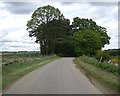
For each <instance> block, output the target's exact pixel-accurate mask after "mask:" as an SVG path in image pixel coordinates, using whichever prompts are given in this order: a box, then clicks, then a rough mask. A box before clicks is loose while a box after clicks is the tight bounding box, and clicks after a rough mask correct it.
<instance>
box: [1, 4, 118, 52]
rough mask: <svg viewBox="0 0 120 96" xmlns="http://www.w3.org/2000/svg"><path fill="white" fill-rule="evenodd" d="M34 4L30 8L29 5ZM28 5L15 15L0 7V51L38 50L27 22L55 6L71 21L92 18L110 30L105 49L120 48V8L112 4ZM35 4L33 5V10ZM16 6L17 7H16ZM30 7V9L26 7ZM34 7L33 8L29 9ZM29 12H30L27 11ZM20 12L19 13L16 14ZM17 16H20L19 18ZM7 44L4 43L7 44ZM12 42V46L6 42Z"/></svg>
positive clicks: (3, 6)
mask: <svg viewBox="0 0 120 96" xmlns="http://www.w3.org/2000/svg"><path fill="white" fill-rule="evenodd" d="M30 4H31V5H30ZM30 4H27V3H26V6H25V5H24V4H23V5H24V6H25V7H24V6H23V7H24V8H26V10H25V9H24V8H23V9H20V8H21V7H22V4H21V6H19V8H18V9H15V8H14V9H15V11H14V12H15V13H14V12H13V10H12V12H11V10H9V9H7V10H6V7H7V6H5V5H4V3H0V6H1V7H0V14H1V15H0V26H1V27H0V38H1V39H2V40H3V43H2V48H0V50H10V51H12V50H13V51H15V50H17V51H18V50H39V44H36V43H34V41H35V38H34V39H33V40H31V38H30V37H29V36H28V35H29V33H28V32H27V31H26V23H27V20H29V19H30V17H31V15H32V12H33V11H34V10H36V8H38V7H39V6H41V5H43V6H44V5H48V4H49V5H52V6H54V7H56V8H58V9H60V11H61V13H63V14H64V16H65V17H66V18H68V19H70V20H71V21H72V19H73V18H74V17H80V18H91V19H93V20H94V21H96V22H97V24H98V25H100V26H103V27H106V28H107V30H108V35H109V36H110V37H111V40H110V45H106V46H105V48H104V49H112V48H118V44H117V43H118V37H116V36H118V7H117V6H116V5H115V4H113V6H112V4H111V5H110V6H108V5H107V6H105V4H107V3H104V6H102V5H100V4H98V3H97V4H93V5H92V4H90V3H66V4H62V3H58V2H56V3H55V2H51V3H50V2H48V3H45V2H44V3H41V2H38V3H35V2H32V3H30ZM32 4H33V5H34V6H33V7H32ZM15 6H16V5H15V3H14V7H15ZM27 6H28V7H27ZM30 7H31V8H30ZM27 8H30V10H27ZM17 10H18V11H19V12H20V13H19V12H17ZM21 10H25V11H26V12H28V11H29V12H28V13H26V14H23V13H24V12H25V11H24V12H23V13H21ZM16 12H17V14H16ZM4 41H5V42H4ZM7 41H10V42H7Z"/></svg>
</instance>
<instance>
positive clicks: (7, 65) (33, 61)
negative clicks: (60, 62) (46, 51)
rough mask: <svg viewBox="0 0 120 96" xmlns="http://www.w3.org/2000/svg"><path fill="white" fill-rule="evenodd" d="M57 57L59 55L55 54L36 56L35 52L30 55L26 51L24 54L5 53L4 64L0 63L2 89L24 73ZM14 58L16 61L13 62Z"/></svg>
mask: <svg viewBox="0 0 120 96" xmlns="http://www.w3.org/2000/svg"><path fill="white" fill-rule="evenodd" d="M36 54H37V53H36ZM57 58H59V57H58V56H56V55H52V56H38V55H35V54H34V55H33V54H32V55H31V53H30V54H28V53H27V54H26V55H23V54H15V55H13V54H5V55H4V56H3V60H4V62H3V63H4V64H3V65H2V89H3V90H4V89H5V88H7V87H8V86H9V85H10V84H12V83H13V82H14V81H15V80H17V79H19V78H21V77H22V76H24V75H25V74H27V73H29V72H31V71H33V70H35V69H37V68H38V67H40V66H42V65H44V64H47V63H49V62H51V61H53V60H55V59H57ZM11 59H12V61H11ZM15 60H16V61H18V62H13V61H15ZM11 62H12V63H11Z"/></svg>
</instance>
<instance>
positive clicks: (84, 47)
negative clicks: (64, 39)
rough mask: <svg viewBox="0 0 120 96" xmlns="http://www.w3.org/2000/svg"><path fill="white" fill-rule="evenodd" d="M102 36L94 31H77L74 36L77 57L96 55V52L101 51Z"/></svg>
mask: <svg viewBox="0 0 120 96" xmlns="http://www.w3.org/2000/svg"><path fill="white" fill-rule="evenodd" d="M99 37H100V35H99V34H98V33H96V32H94V30H87V29H86V30H84V31H77V32H75V33H74V34H73V37H72V38H73V44H74V48H75V52H76V54H77V56H79V55H83V54H85V55H94V54H95V52H96V50H98V49H101V41H100V39H99Z"/></svg>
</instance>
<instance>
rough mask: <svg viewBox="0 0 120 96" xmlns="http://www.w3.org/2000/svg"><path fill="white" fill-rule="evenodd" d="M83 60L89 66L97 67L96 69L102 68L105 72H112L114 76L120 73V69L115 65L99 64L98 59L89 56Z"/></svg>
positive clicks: (83, 57) (82, 58)
mask: <svg viewBox="0 0 120 96" xmlns="http://www.w3.org/2000/svg"><path fill="white" fill-rule="evenodd" d="M81 60H83V61H84V62H86V63H88V64H92V65H95V66H96V67H98V68H101V69H103V70H106V71H108V72H111V73H113V74H114V75H118V73H120V68H119V67H118V66H115V65H114V64H109V63H103V62H98V61H97V60H96V59H94V58H91V57H87V56H82V57H81Z"/></svg>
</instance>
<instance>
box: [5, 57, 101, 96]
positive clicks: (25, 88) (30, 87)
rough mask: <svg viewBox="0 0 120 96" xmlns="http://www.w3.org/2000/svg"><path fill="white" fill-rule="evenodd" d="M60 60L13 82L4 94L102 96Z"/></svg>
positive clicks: (82, 76)
mask: <svg viewBox="0 0 120 96" xmlns="http://www.w3.org/2000/svg"><path fill="white" fill-rule="evenodd" d="M72 60H73V58H61V59H58V60H55V61H53V62H51V63H49V64H46V65H44V66H42V67H40V68H38V69H36V70H35V71H32V72H30V73H29V74H28V75H26V76H24V77H22V78H21V79H19V80H17V81H16V82H14V83H13V84H12V85H11V86H9V87H8V88H7V90H6V91H5V93H4V94H102V92H101V91H100V90H98V89H97V88H96V87H95V86H94V85H92V83H91V82H90V81H89V79H88V78H87V77H86V76H85V75H83V74H82V73H81V72H80V71H79V70H78V69H77V68H76V67H75V65H74V64H73V62H72Z"/></svg>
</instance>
